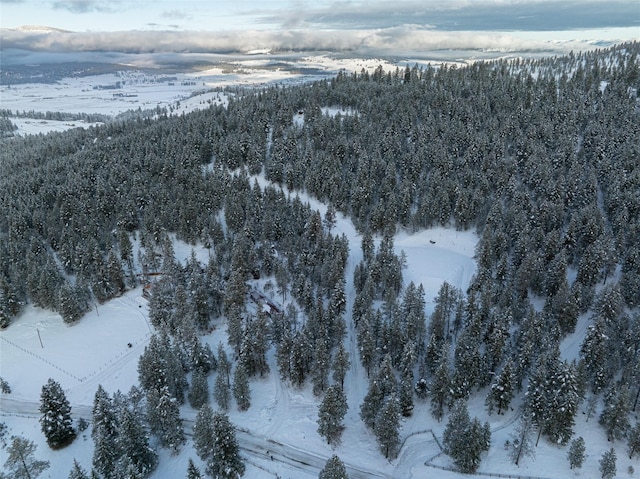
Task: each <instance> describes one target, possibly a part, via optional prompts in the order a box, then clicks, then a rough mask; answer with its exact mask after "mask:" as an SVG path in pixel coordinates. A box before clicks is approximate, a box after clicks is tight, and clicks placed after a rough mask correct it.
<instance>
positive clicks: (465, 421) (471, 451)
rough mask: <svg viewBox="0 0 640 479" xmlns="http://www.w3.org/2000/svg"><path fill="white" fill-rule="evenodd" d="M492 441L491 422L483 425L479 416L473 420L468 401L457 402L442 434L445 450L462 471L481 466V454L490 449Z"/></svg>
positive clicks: (472, 471)
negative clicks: (468, 408) (470, 415)
mask: <svg viewBox="0 0 640 479" xmlns="http://www.w3.org/2000/svg"><path fill="white" fill-rule="evenodd" d="M490 443H491V429H490V427H489V423H485V424H484V425H482V424H480V421H478V419H477V418H474V419H473V420H471V419H470V417H469V411H468V410H467V405H466V403H464V401H458V402H456V403H455V404H454V406H453V408H452V410H451V415H450V416H449V422H447V425H446V427H445V429H444V432H443V436H442V445H443V447H444V452H445V453H446V454H448V455H449V456H451V458H452V459H453V462H454V463H455V464H456V466H458V468H459V469H460V471H461V472H464V473H465V474H470V473H474V472H475V471H476V470H477V469H478V467H479V466H480V455H481V454H482V453H483V452H484V451H488V450H489V445H490Z"/></svg>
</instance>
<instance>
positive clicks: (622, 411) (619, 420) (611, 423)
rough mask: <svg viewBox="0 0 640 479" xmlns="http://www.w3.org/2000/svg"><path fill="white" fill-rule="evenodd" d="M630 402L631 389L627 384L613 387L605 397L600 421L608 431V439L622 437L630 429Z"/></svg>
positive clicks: (612, 439)
mask: <svg viewBox="0 0 640 479" xmlns="http://www.w3.org/2000/svg"><path fill="white" fill-rule="evenodd" d="M629 403H630V401H629V389H628V388H627V387H626V386H622V387H618V388H616V387H614V388H612V389H611V390H610V391H609V392H608V393H607V395H606V397H605V398H604V409H603V410H602V413H601V414H600V419H599V422H600V424H601V425H602V426H603V427H604V428H605V431H606V432H607V440H609V441H614V440H616V439H622V438H623V437H624V435H625V434H626V432H627V430H628V429H629V426H630V424H629V410H630V409H631V406H630V404H629Z"/></svg>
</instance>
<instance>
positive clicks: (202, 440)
mask: <svg viewBox="0 0 640 479" xmlns="http://www.w3.org/2000/svg"><path fill="white" fill-rule="evenodd" d="M193 440H194V445H195V447H196V452H197V453H198V456H200V459H202V460H203V461H204V462H205V463H206V464H207V474H209V475H210V476H212V477H213V478H214V479H236V478H239V477H240V476H242V474H244V469H245V466H244V463H243V462H242V459H241V457H240V454H239V452H240V449H239V446H238V442H237V441H236V434H235V428H234V426H233V425H232V424H231V422H230V421H229V418H228V417H227V416H226V415H224V414H221V413H215V414H214V412H213V411H212V410H211V408H210V407H209V406H207V405H205V406H203V407H202V408H201V409H200V411H199V412H198V415H197V416H196V422H195V424H194V426H193Z"/></svg>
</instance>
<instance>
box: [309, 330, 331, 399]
mask: <svg viewBox="0 0 640 479" xmlns="http://www.w3.org/2000/svg"><path fill="white" fill-rule="evenodd" d="M315 346H316V347H315V348H314V351H313V353H314V358H313V367H312V369H311V381H312V382H313V394H315V395H316V396H319V395H321V394H322V393H323V392H324V390H325V389H326V388H327V385H328V380H329V369H330V366H331V363H330V360H331V355H330V354H329V348H328V346H327V341H326V340H325V338H322V337H321V338H318V339H317V341H316V344H315Z"/></svg>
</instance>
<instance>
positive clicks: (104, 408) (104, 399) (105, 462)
mask: <svg viewBox="0 0 640 479" xmlns="http://www.w3.org/2000/svg"><path fill="white" fill-rule="evenodd" d="M92 422H93V429H92V430H91V437H92V438H93V444H94V447H93V468H94V469H95V470H96V472H97V473H98V474H100V475H101V476H103V477H105V478H112V477H114V476H113V472H114V468H115V465H116V462H117V460H118V457H119V456H120V453H119V450H118V444H117V439H118V429H119V425H118V419H117V415H116V410H115V406H114V404H113V401H112V399H111V398H110V397H109V395H108V394H107V392H106V391H105V390H104V389H103V388H102V386H101V385H99V386H98V390H97V391H96V394H95V397H94V400H93V421H92Z"/></svg>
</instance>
